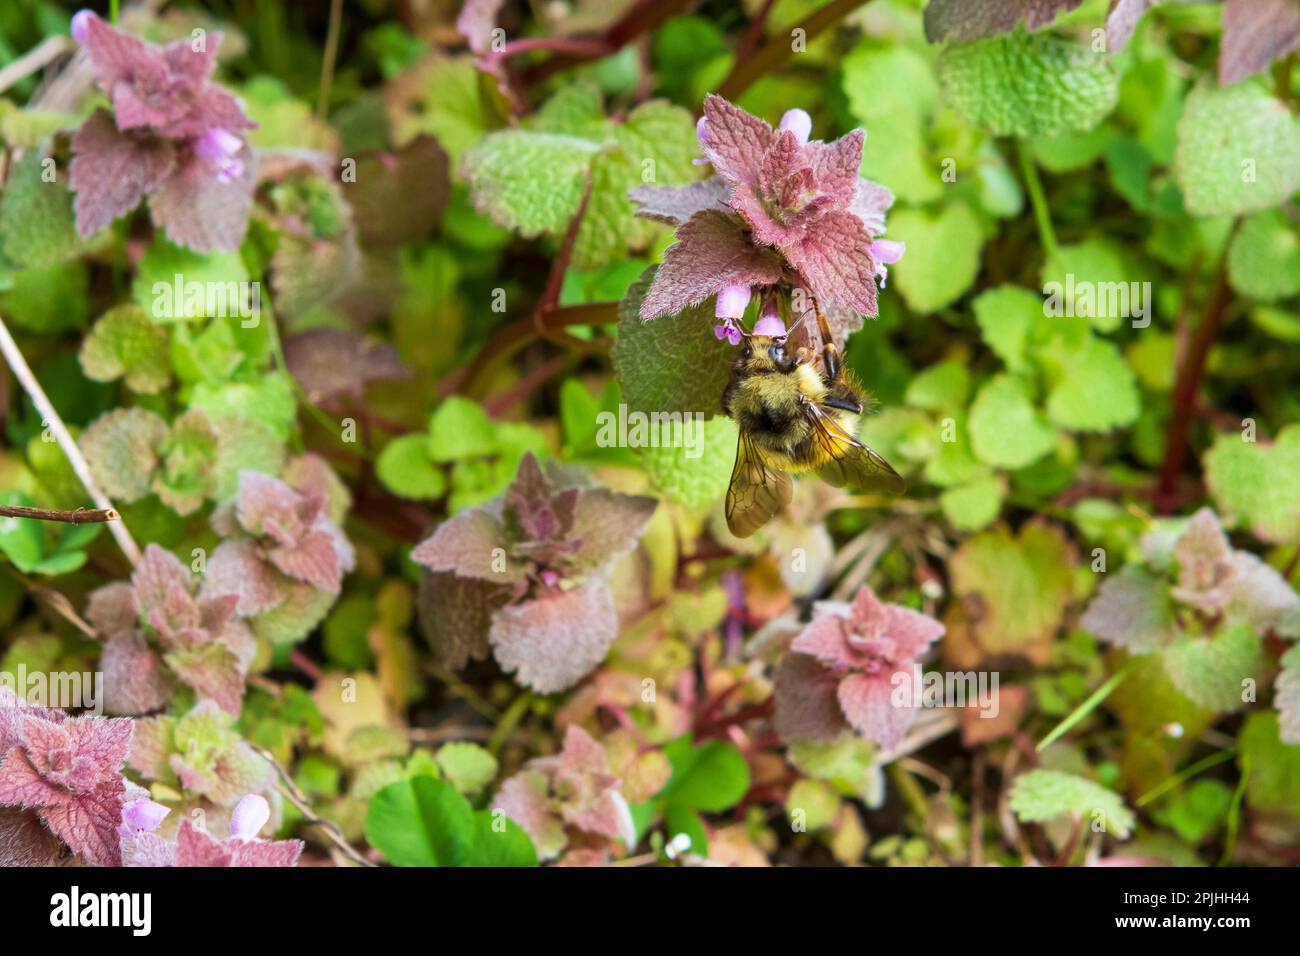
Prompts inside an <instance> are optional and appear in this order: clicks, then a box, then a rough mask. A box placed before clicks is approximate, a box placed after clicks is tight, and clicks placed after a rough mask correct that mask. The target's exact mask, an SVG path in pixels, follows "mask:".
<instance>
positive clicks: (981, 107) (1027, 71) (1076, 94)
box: [938, 31, 1119, 136]
mask: <svg viewBox="0 0 1300 956" xmlns="http://www.w3.org/2000/svg"><path fill="white" fill-rule="evenodd" d="M938 70H939V78H940V80H941V82H942V84H943V90H944V101H945V102H946V103H948V104H949V105H950V106H952V108H953V109H954V110H956V112H957V113H958V114H959V115H961V116H962V117H963V118H965V119H966V120H967V121H968V122H970V123H973V124H974V125H976V126H982V127H984V128H985V129H987V130H989V131H990V132H992V133H994V134H996V135H998V136H1043V135H1048V136H1051V135H1056V134H1059V133H1066V132H1071V131H1082V130H1088V129H1091V128H1092V127H1094V126H1096V125H1097V124H1098V123H1100V122H1101V121H1102V120H1103V119H1104V118H1105V117H1106V116H1107V115H1108V114H1109V113H1110V112H1111V110H1113V109H1114V108H1115V103H1116V101H1117V99H1118V98H1119V83H1118V78H1117V75H1116V73H1115V71H1114V69H1113V68H1112V67H1111V64H1110V60H1109V58H1108V57H1106V56H1104V55H1102V54H1099V53H1095V52H1094V51H1093V50H1092V49H1090V48H1089V47H1085V46H1081V45H1079V44H1077V43H1072V42H1070V41H1069V40H1064V39H1062V38H1060V37H1057V36H1053V35H1051V34H1048V33H1025V32H1024V31H1017V32H1015V33H1012V34H1009V35H1006V36H999V37H992V38H990V39H987V40H976V41H975V42H973V43H958V44H952V45H950V46H949V47H948V48H947V49H946V50H944V52H943V55H942V56H941V57H940V58H939V64H938Z"/></svg>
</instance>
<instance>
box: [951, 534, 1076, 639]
mask: <svg viewBox="0 0 1300 956" xmlns="http://www.w3.org/2000/svg"><path fill="white" fill-rule="evenodd" d="M1073 557H1074V556H1073V552H1072V549H1071V546H1070V544H1069V542H1068V541H1067V540H1066V539H1065V537H1064V536H1063V535H1062V534H1061V533H1060V531H1058V530H1057V529H1056V528H1055V527H1054V526H1053V525H1050V524H1047V523H1046V522H1042V521H1035V522H1031V523H1030V524H1027V525H1025V526H1024V527H1023V528H1022V529H1021V531H1020V534H1019V535H1018V536H1013V535H1012V534H1011V532H1010V531H1009V530H1008V529H1007V528H1005V527H997V528H994V529H992V530H990V531H985V532H983V533H981V534H978V535H976V536H975V537H973V538H970V539H969V540H967V541H966V542H965V543H964V544H963V545H962V546H961V547H960V548H958V549H957V551H956V552H954V554H953V556H952V559H951V561H950V562H949V573H950V574H951V575H952V591H953V594H954V595H956V596H957V597H958V598H959V599H960V602H961V603H960V606H959V607H958V608H954V610H953V612H952V613H950V616H949V618H948V619H947V620H946V623H947V624H948V630H949V638H948V640H947V641H946V642H945V643H946V645H947V651H948V653H950V654H952V655H953V656H954V658H957V659H961V660H967V659H972V658H973V659H981V658H982V657H983V656H993V657H996V656H997V655H1000V654H1010V655H1017V654H1024V655H1028V656H1029V657H1030V658H1031V659H1039V658H1041V656H1042V650H1043V647H1044V646H1045V645H1046V644H1048V643H1050V641H1051V640H1052V638H1054V637H1055V635H1056V632H1057V629H1058V628H1059V626H1060V624H1061V617H1062V615H1063V614H1064V613H1065V608H1066V606H1067V605H1068V604H1069V602H1070V600H1071V598H1072V597H1073V594H1074V580H1073V573H1072V570H1071V568H1072V565H1073Z"/></svg>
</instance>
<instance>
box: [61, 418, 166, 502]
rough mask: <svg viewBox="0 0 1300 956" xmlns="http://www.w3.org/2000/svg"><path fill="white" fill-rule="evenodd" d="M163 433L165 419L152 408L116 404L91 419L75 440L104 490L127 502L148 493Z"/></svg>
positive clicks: (111, 495)
mask: <svg viewBox="0 0 1300 956" xmlns="http://www.w3.org/2000/svg"><path fill="white" fill-rule="evenodd" d="M166 437H167V423H166V422H164V421H163V420H162V419H161V418H159V417H158V416H157V415H155V414H154V413H153V412H150V411H146V410H145V409H143V408H118V409H114V410H113V411H111V412H105V413H104V414H103V415H101V416H99V418H97V419H95V421H94V422H92V423H91V425H90V427H89V428H87V429H86V430H85V432H83V433H82V435H81V439H80V440H79V441H78V444H79V445H80V446H81V451H82V453H83V454H84V455H85V456H86V461H87V462H88V463H89V464H90V471H91V474H92V475H94V477H95V481H97V482H98V483H99V486H100V487H101V488H102V489H103V490H104V493H105V494H106V495H108V496H109V497H111V498H114V499H116V500H118V501H122V502H126V503H130V502H132V501H137V500H139V499H140V498H143V497H144V496H145V495H147V494H148V493H149V491H150V489H151V487H152V481H153V472H154V469H155V468H157V467H158V454H159V448H160V447H161V445H162V443H163V441H164V440H165V439H166Z"/></svg>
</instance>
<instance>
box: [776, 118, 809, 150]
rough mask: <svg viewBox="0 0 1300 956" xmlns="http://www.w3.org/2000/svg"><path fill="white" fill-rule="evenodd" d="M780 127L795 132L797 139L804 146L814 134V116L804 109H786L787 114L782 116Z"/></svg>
mask: <svg viewBox="0 0 1300 956" xmlns="http://www.w3.org/2000/svg"><path fill="white" fill-rule="evenodd" d="M779 129H781V130H783V131H784V130H789V131H790V132H791V133H794V138H795V140H796V141H797V142H798V143H799V145H800V146H802V145H804V144H805V143H807V142H808V137H809V136H811V135H812V117H811V116H809V115H808V114H807V113H806V112H804V111H803V110H799V109H794V110H786V113H785V115H784V116H782V117H781V125H780V127H779Z"/></svg>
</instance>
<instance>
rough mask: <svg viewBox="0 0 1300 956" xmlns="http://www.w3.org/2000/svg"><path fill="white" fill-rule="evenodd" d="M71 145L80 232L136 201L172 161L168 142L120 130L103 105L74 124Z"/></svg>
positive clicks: (90, 229) (166, 171)
mask: <svg viewBox="0 0 1300 956" xmlns="http://www.w3.org/2000/svg"><path fill="white" fill-rule="evenodd" d="M72 151H73V154H74V156H73V160H72V165H71V166H70V167H69V180H68V181H69V184H70V185H71V186H72V191H73V192H75V193H76V194H77V199H76V203H75V204H74V208H75V210H76V214H77V232H78V233H80V234H81V236H82V237H83V238H84V237H86V236H91V235H94V234H95V233H96V232H98V231H99V230H100V229H102V228H104V227H105V226H107V225H108V224H109V223H110V222H112V221H113V220H115V219H118V218H119V217H121V216H124V215H126V214H127V213H128V212H130V211H131V210H132V209H134V208H135V207H136V206H138V205H140V200H142V199H143V198H144V197H145V196H146V195H148V194H149V193H151V192H153V191H154V190H155V189H157V188H158V187H159V186H160V185H161V184H162V183H163V182H164V181H165V180H166V179H167V177H168V176H170V175H171V173H172V170H173V169H174V168H175V165H176V157H175V151H174V149H173V147H172V144H171V143H170V142H168V141H167V140H161V139H152V138H147V137H138V136H134V135H131V134H129V133H121V132H119V131H118V129H117V126H116V125H115V124H114V123H113V117H112V116H111V115H110V114H109V113H108V112H106V111H104V110H98V111H96V112H95V113H93V114H91V116H90V118H89V119H87V120H86V122H85V123H83V124H82V125H81V129H79V130H77V135H76V136H74V137H73V139H72Z"/></svg>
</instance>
